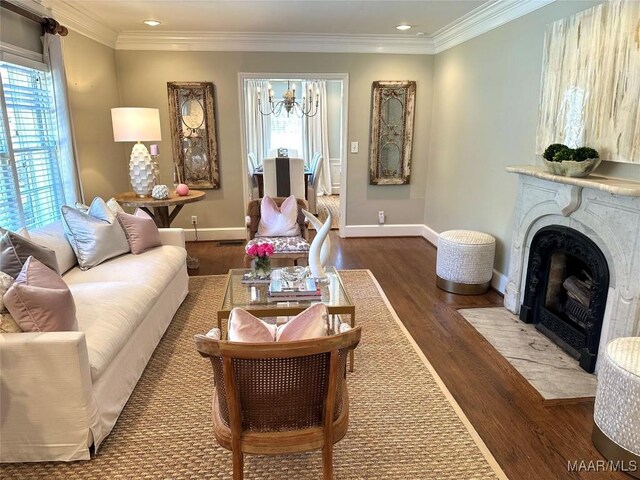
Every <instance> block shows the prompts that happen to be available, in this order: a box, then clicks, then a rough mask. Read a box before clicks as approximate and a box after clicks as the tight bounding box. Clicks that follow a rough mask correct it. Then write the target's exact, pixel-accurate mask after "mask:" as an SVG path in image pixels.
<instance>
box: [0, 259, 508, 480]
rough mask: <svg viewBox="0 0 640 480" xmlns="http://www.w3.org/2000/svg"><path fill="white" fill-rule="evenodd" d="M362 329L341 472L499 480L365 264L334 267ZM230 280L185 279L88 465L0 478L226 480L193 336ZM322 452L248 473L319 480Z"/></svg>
mask: <svg viewBox="0 0 640 480" xmlns="http://www.w3.org/2000/svg"><path fill="white" fill-rule="evenodd" d="M341 275H342V276H343V279H344V281H345V284H346V288H347V290H348V291H349V293H350V295H351V296H352V298H353V300H354V302H355V304H356V323H358V324H359V325H362V326H363V335H362V341H361V343H360V345H359V346H358V348H357V349H356V352H355V353H356V356H355V371H354V372H353V373H349V374H348V385H349V396H350V421H349V430H348V432H347V435H346V436H345V438H344V439H343V440H342V441H340V442H339V443H337V444H336V446H335V449H334V467H335V470H334V477H335V478H336V479H357V480H364V479H402V480H414V479H434V480H436V479H437V480H445V479H452V480H453V479H455V480H471V479H495V478H501V479H504V478H506V477H505V476H504V474H503V473H502V471H501V470H500V468H499V467H498V465H497V464H496V462H495V460H494V459H493V457H492V456H491V455H490V453H489V452H488V450H487V449H486V447H485V446H484V444H483V443H482V441H481V440H480V438H479V437H478V435H477V433H476V432H475V430H474V429H473V428H472V427H471V425H470V424H469V422H468V420H467V419H466V418H465V417H464V415H463V414H462V412H461V411H460V409H459V407H458V406H457V405H456V404H455V402H454V400H453V398H452V397H451V395H450V394H449V393H448V392H447V391H446V390H445V389H444V386H443V384H442V383H441V380H440V379H439V378H438V376H437V374H436V373H435V372H434V371H433V369H432V367H431V366H430V365H429V364H428V362H427V361H426V359H425V357H424V356H423V355H422V354H421V353H418V352H419V351H418V350H417V347H416V346H415V344H414V343H413V341H412V339H411V338H410V337H409V335H408V334H407V333H406V330H405V329H404V327H403V326H402V325H401V323H400V321H399V319H398V318H397V316H396V315H395V313H394V312H393V310H392V309H391V306H390V304H389V303H388V301H387V299H386V297H385V296H384V293H383V292H382V290H381V289H380V288H379V286H378V284H377V282H376V280H375V279H374V278H373V276H372V275H371V274H370V273H369V271H368V270H352V271H343V272H341ZM224 281H225V277H224V276H208V277H193V278H191V279H190V283H189V287H190V293H189V296H188V297H187V299H186V300H185V302H184V303H183V305H182V306H181V307H180V309H179V310H178V312H177V314H176V316H175V318H174V320H173V322H172V323H171V325H170V326H169V328H168V330H167V332H166V334H165V336H164V338H163V339H162V340H161V342H160V344H159V345H158V347H157V349H156V351H155V353H154V354H153V357H152V358H151V360H150V362H149V364H148V365H147V368H146V370H145V371H144V373H143V375H142V378H141V379H140V381H139V383H138V385H137V387H136V388H135V391H134V392H133V394H132V395H131V398H130V399H129V402H128V403H127V405H126V407H125V409H124V410H123V412H122V414H121V415H120V419H119V420H118V423H117V424H116V426H115V428H114V429H113V431H112V432H111V435H110V436H109V437H108V438H107V439H106V440H105V442H104V443H103V445H102V446H101V448H100V450H99V451H98V453H97V455H96V456H95V458H94V459H92V460H90V461H88V462H74V463H42V464H9V465H4V466H2V469H1V470H0V478H12V479H18V478H26V479H36V478H37V479H41V478H46V479H65V480H75V479H83V480H87V479H89V480H91V479H229V478H231V472H232V465H231V454H230V452H228V451H227V450H224V449H222V448H221V447H219V446H218V445H217V444H216V442H215V439H214V437H213V432H212V428H211V416H210V405H211V394H212V370H211V365H210V364H209V362H208V361H206V360H205V359H203V358H201V357H200V356H199V355H198V354H197V352H196V350H195V347H194V342H193V335H194V334H196V333H202V332H206V331H207V330H209V329H210V328H211V327H212V326H213V324H214V317H215V310H216V307H217V306H218V304H219V302H220V296H221V293H222V289H223V285H224ZM321 464H322V459H321V454H320V452H319V451H317V452H309V453H305V454H295V455H281V456H256V455H247V456H245V478H247V479H264V480H267V479H269V480H274V479H287V480H293V479H295V480H300V479H303V480H304V479H314V480H315V479H319V478H322V473H321V472H322V470H321Z"/></svg>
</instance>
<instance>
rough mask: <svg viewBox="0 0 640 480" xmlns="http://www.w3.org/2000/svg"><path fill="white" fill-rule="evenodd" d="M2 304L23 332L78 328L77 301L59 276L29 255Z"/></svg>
mask: <svg viewBox="0 0 640 480" xmlns="http://www.w3.org/2000/svg"><path fill="white" fill-rule="evenodd" d="M3 300H4V304H5V306H6V307H7V309H8V310H9V313H10V314H11V315H12V316H13V319H14V320H15V321H16V323H17V324H18V325H19V326H20V328H21V329H22V331H24V332H64V331H71V330H78V322H77V320H76V304H75V302H74V301H73V296H72V295H71V292H70V291H69V287H67V284H66V283H65V282H64V280H62V277H61V276H60V275H58V274H57V273H56V272H54V271H53V270H51V269H50V268H49V267H47V266H46V265H44V264H43V263H41V262H39V261H38V260H36V259H35V258H34V257H29V258H28V259H27V261H26V262H25V264H24V266H23V267H22V271H21V272H20V274H19V275H18V277H17V278H16V280H15V282H13V285H11V287H10V288H9V290H7V293H5V295H4V299H3Z"/></svg>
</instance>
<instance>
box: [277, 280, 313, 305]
mask: <svg viewBox="0 0 640 480" xmlns="http://www.w3.org/2000/svg"><path fill="white" fill-rule="evenodd" d="M321 298H322V292H321V291H320V288H319V287H318V285H316V281H315V280H314V279H313V278H306V279H304V280H301V281H299V282H288V281H286V280H282V279H274V280H271V283H270V284H269V291H268V293H267V299H268V300H269V301H270V302H298V301H309V300H320V299H321Z"/></svg>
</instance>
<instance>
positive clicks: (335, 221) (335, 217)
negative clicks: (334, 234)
mask: <svg viewBox="0 0 640 480" xmlns="http://www.w3.org/2000/svg"><path fill="white" fill-rule="evenodd" d="M327 212H331V230H338V228H340V195H323V196H321V197H318V219H319V220H320V221H321V222H322V223H324V222H325V220H326V219H327V217H328V215H327ZM310 228H313V227H310Z"/></svg>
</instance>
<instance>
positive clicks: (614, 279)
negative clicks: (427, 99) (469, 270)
mask: <svg viewBox="0 0 640 480" xmlns="http://www.w3.org/2000/svg"><path fill="white" fill-rule="evenodd" d="M507 171H508V172H510V173H516V174H518V177H519V185H518V199H517V201H516V205H515V212H514V218H513V233H512V235H513V236H512V240H511V251H510V261H509V279H508V282H507V286H506V289H505V296H504V305H505V307H506V308H507V309H508V310H510V311H511V312H513V313H516V314H517V313H519V311H520V306H521V305H522V301H523V298H524V290H525V286H526V285H525V283H526V275H527V272H526V269H527V266H528V260H529V249H530V246H531V241H532V239H533V236H534V235H535V234H536V232H537V231H538V230H540V229H541V228H543V227H546V226H548V225H563V226H566V227H569V228H573V229H575V230H577V231H579V232H581V233H583V234H584V235H586V236H587V237H589V238H590V239H591V240H593V241H594V242H595V243H596V245H597V246H598V247H599V248H600V250H601V251H602V253H603V254H604V256H605V258H606V259H607V264H608V266H609V273H610V284H609V291H608V294H607V303H606V309H605V314H604V322H603V326H602V334H601V337H600V347H599V348H600V351H602V350H603V348H604V345H605V344H606V343H607V342H608V341H609V340H612V339H614V338H617V337H630V336H634V337H635V336H640V182H634V181H632V180H625V179H618V178H610V177H602V176H597V175H590V176H589V177H586V178H572V177H562V176H559V175H553V174H550V173H547V172H546V171H545V170H544V169H543V168H542V167H535V166H514V167H507Z"/></svg>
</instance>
